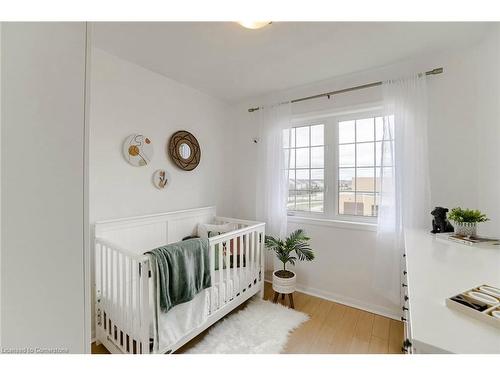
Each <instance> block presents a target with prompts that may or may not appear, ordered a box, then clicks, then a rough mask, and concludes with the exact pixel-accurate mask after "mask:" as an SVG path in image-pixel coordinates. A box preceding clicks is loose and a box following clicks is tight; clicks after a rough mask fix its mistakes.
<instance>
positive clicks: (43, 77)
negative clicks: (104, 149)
mask: <svg viewBox="0 0 500 375" xmlns="http://www.w3.org/2000/svg"><path fill="white" fill-rule="evenodd" d="M1 33H2V44H1V59H2V60H1V68H2V76H1V98H2V107H1V110H2V112H1V257H2V258H1V295H0V297H1V299H0V301H1V346H2V348H3V349H4V350H8V349H12V348H28V349H31V350H34V351H36V350H37V349H60V350H63V351H64V350H68V351H69V352H70V353H81V352H84V351H85V348H86V343H85V339H84V225H85V224H84V211H85V208H84V193H85V188H84V182H85V181H84V173H85V172H84V163H85V160H84V146H85V132H84V129H85V128H84V99H85V98H84V95H85V90H84V89H85V24H84V23H81V22H75V23H3V24H2V28H1Z"/></svg>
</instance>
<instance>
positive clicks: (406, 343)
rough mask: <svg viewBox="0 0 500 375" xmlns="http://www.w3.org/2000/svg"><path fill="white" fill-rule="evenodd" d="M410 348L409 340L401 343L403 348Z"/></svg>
mask: <svg viewBox="0 0 500 375" xmlns="http://www.w3.org/2000/svg"><path fill="white" fill-rule="evenodd" d="M410 346H411V341H410V340H409V339H406V340H405V341H403V348H409V347H410Z"/></svg>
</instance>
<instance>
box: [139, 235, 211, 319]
mask: <svg viewBox="0 0 500 375" xmlns="http://www.w3.org/2000/svg"><path fill="white" fill-rule="evenodd" d="M208 250H209V247H208V240H206V239H201V238H193V239H189V240H186V241H181V242H177V243H173V244H170V245H167V246H163V247H158V248H156V249H154V250H151V251H148V252H147V253H146V254H149V255H151V257H152V258H153V260H154V263H155V266H156V270H157V278H158V282H157V285H158V286H159V302H160V308H161V310H162V311H163V312H167V311H169V310H170V309H171V308H172V307H174V306H176V305H179V304H181V303H184V302H188V301H191V300H192V299H193V298H194V296H195V295H196V294H198V293H199V292H201V291H202V290H203V289H205V288H209V287H210V286H211V285H212V281H211V278H210V257H209V253H208Z"/></svg>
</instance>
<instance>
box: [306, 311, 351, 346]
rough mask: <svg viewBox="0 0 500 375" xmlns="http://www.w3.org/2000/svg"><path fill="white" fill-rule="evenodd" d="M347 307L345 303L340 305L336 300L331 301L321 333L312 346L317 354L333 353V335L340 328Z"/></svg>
mask: <svg viewBox="0 0 500 375" xmlns="http://www.w3.org/2000/svg"><path fill="white" fill-rule="evenodd" d="M346 311H347V308H346V307H345V306H344V305H340V304H338V303H335V302H330V308H329V311H328V313H327V315H326V317H325V320H324V321H323V324H322V325H321V330H320V334H319V335H317V336H316V338H315V339H314V341H313V342H312V343H311V348H314V352H313V351H310V353H315V354H327V353H331V350H330V344H331V341H332V337H333V336H334V334H335V332H336V331H337V330H338V328H339V325H338V322H339V321H340V320H341V319H342V318H343V316H344V314H345V312H346Z"/></svg>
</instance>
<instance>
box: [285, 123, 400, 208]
mask: <svg viewBox="0 0 500 375" xmlns="http://www.w3.org/2000/svg"><path fill="white" fill-rule="evenodd" d="M337 125H338V132H337V140H336V141H337V149H336V152H337V153H338V154H337V155H338V165H331V161H329V162H328V163H327V164H326V165H327V166H328V167H329V168H336V169H337V171H338V174H337V181H338V187H337V189H330V190H329V191H330V194H332V196H329V197H326V198H328V199H332V198H333V197H335V196H336V199H337V203H338V204H337V208H338V210H337V214H338V215H354V216H368V217H375V216H377V214H378V201H379V192H380V180H381V179H380V172H381V166H382V164H383V165H384V168H383V169H384V179H385V178H386V176H389V177H390V173H391V171H392V168H391V166H390V161H388V160H382V155H383V154H387V153H383V152H382V150H383V148H384V147H386V146H390V142H388V141H386V140H385V139H384V138H385V137H384V136H383V133H384V129H383V128H384V121H383V118H382V117H368V118H360V119H355V120H348V121H340V122H338V123H337ZM324 127H325V125H323V124H319V125H311V126H301V127H296V128H292V129H290V130H286V131H285V141H284V143H285V144H284V148H285V150H287V151H288V152H289V157H290V163H289V168H288V170H287V172H288V181H289V197H288V210H290V211H307V212H319V213H321V212H324V211H325V193H324V192H325V179H324V168H325V160H324V145H325V142H324ZM390 130H392V128H391V129H390ZM391 133H392V131H391Z"/></svg>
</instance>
